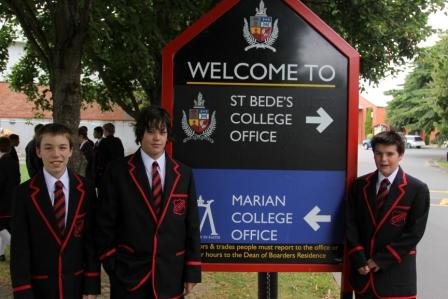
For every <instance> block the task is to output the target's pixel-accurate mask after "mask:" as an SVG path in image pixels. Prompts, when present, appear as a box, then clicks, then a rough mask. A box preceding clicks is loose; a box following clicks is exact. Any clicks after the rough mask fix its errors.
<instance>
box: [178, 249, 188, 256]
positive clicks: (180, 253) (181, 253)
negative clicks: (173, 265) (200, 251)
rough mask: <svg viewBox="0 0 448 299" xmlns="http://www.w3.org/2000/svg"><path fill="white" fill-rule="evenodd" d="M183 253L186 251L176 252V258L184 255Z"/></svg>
mask: <svg viewBox="0 0 448 299" xmlns="http://www.w3.org/2000/svg"><path fill="white" fill-rule="evenodd" d="M185 251H186V250H182V251H179V252H176V256H181V255H184V254H185Z"/></svg>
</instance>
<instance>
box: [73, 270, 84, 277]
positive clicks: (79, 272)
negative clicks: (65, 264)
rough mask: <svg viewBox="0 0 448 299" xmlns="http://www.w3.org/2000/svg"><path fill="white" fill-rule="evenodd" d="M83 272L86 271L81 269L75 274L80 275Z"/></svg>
mask: <svg viewBox="0 0 448 299" xmlns="http://www.w3.org/2000/svg"><path fill="white" fill-rule="evenodd" d="M82 273H84V270H79V271H77V272H75V276H78V275H80V274H82Z"/></svg>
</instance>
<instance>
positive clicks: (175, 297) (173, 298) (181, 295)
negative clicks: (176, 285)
mask: <svg viewBox="0 0 448 299" xmlns="http://www.w3.org/2000/svg"><path fill="white" fill-rule="evenodd" d="M183 295H184V294H180V295H176V296H174V297H170V298H169V299H178V298H182V297H183Z"/></svg>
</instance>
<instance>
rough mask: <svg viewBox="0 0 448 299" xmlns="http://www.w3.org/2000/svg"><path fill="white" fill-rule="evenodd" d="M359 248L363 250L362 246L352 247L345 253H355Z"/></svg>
mask: <svg viewBox="0 0 448 299" xmlns="http://www.w3.org/2000/svg"><path fill="white" fill-rule="evenodd" d="M361 250H364V246H356V247H353V248H352V249H350V251H349V252H348V253H347V255H352V254H353V253H355V252H357V251H361Z"/></svg>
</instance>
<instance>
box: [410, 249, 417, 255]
mask: <svg viewBox="0 0 448 299" xmlns="http://www.w3.org/2000/svg"><path fill="white" fill-rule="evenodd" d="M416 254H417V250H415V249H414V250H411V251H409V255H416Z"/></svg>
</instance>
